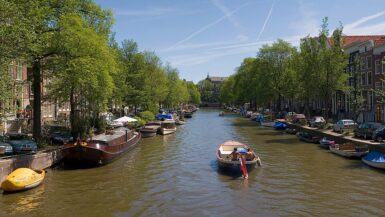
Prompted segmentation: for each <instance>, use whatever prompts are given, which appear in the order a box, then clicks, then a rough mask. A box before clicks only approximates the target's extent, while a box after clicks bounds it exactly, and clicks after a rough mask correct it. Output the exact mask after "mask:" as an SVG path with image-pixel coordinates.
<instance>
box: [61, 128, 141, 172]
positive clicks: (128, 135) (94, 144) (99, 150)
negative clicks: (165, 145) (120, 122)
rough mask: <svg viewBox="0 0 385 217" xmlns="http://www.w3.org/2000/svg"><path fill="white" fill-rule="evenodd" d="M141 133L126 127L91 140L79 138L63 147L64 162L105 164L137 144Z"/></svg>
mask: <svg viewBox="0 0 385 217" xmlns="http://www.w3.org/2000/svg"><path fill="white" fill-rule="evenodd" d="M140 139H141V134H140V133H139V132H135V131H133V130H130V129H128V128H125V127H120V128H116V129H113V130H107V131H106V132H105V133H102V134H99V135H96V136H94V137H93V138H91V139H90V140H89V141H86V140H83V141H82V140H80V139H78V140H77V141H76V142H74V143H72V144H66V145H64V147H63V149H62V154H63V162H64V164H70V165H92V166H98V165H104V164H107V163H109V162H111V161H113V160H115V159H116V158H117V157H119V156H121V155H122V154H124V153H126V152H127V151H130V150H132V149H133V148H135V147H136V146H137V144H138V143H139V141H140Z"/></svg>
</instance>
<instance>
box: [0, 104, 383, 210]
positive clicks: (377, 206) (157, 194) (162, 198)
mask: <svg viewBox="0 0 385 217" xmlns="http://www.w3.org/2000/svg"><path fill="white" fill-rule="evenodd" d="M218 112H219V111H218V110H210V109H201V110H200V111H198V112H197V113H196V114H195V115H194V117H193V118H192V119H188V120H187V123H186V125H184V126H180V127H179V128H178V131H177V132H176V134H174V135H168V136H156V137H153V138H146V139H143V140H142V141H141V144H140V145H139V146H138V147H137V148H135V149H134V150H133V151H131V152H129V153H127V154H125V155H124V156H123V157H121V158H120V159H118V160H116V161H114V162H113V163H111V164H108V165H106V166H103V167H98V168H91V169H75V170H64V169H60V168H54V169H48V173H47V176H46V179H45V181H44V184H43V185H41V186H39V187H37V188H35V189H32V190H30V191H26V192H20V193H16V194H5V195H1V196H0V207H1V209H0V216H27V215H28V216H39V217H40V216H257V215H258V216H332V215H333V216H381V215H384V211H385V206H384V205H385V201H384V200H385V188H384V183H385V173H384V172H382V171H379V170H374V169H371V168H368V167H367V166H365V165H364V164H362V163H361V161H358V160H347V159H343V158H341V157H339V156H335V155H333V154H331V153H329V152H328V151H326V150H323V149H320V148H319V147H318V146H317V145H315V144H308V143H303V142H300V141H299V140H298V139H297V138H296V137H295V136H293V135H286V134H284V133H283V132H277V131H274V130H272V129H269V128H264V127H258V126H257V125H256V124H255V123H254V122H251V121H250V120H248V119H244V118H240V117H239V116H238V115H235V114H233V115H226V116H225V117H219V116H218ZM228 139H234V140H239V141H242V142H244V143H247V144H249V145H251V146H252V147H253V148H254V149H255V151H256V152H257V153H259V155H260V157H261V159H262V167H261V168H256V169H255V170H253V171H252V172H251V173H250V174H249V179H248V180H243V179H241V178H240V177H234V176H229V175H226V174H222V173H220V172H219V171H218V167H217V162H216V160H215V151H216V148H217V146H218V145H219V144H220V143H221V142H223V141H225V140H228Z"/></svg>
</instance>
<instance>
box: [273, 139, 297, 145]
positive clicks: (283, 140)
mask: <svg viewBox="0 0 385 217" xmlns="http://www.w3.org/2000/svg"><path fill="white" fill-rule="evenodd" d="M298 141H299V140H298V139H297V138H282V139H268V140H265V143H269V144H271V143H280V144H298Z"/></svg>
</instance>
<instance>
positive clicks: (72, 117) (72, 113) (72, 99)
mask: <svg viewBox="0 0 385 217" xmlns="http://www.w3.org/2000/svg"><path fill="white" fill-rule="evenodd" d="M75 109H76V108H75V97H74V91H73V88H71V94H70V124H71V134H72V137H73V138H77V137H78V136H79V135H77V134H78V132H76V129H75Z"/></svg>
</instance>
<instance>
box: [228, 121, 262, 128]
mask: <svg viewBox="0 0 385 217" xmlns="http://www.w3.org/2000/svg"><path fill="white" fill-rule="evenodd" d="M231 125H232V126H234V127H256V126H257V124H256V123H255V122H252V121H242V122H234V123H232V124H231Z"/></svg>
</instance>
